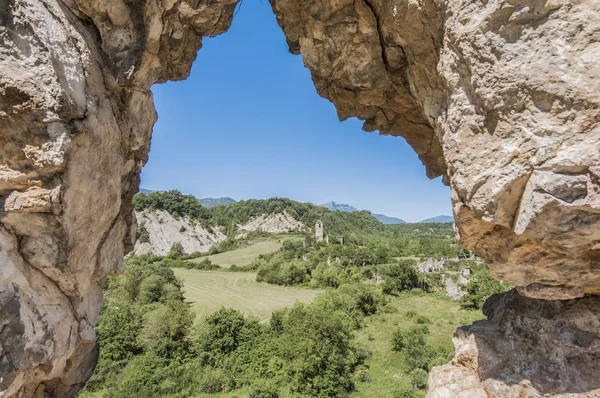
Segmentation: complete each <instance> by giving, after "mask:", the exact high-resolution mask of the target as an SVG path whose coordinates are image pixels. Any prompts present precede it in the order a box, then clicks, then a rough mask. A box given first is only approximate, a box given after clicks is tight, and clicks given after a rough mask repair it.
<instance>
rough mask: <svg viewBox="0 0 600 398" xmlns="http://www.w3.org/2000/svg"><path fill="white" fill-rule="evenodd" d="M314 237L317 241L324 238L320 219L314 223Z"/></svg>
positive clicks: (321, 240)
mask: <svg viewBox="0 0 600 398" xmlns="http://www.w3.org/2000/svg"><path fill="white" fill-rule="evenodd" d="M315 239H316V240H317V242H323V239H324V233H323V222H322V221H321V220H319V221H317V223H316V224H315Z"/></svg>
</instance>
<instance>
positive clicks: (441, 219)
mask: <svg viewBox="0 0 600 398" xmlns="http://www.w3.org/2000/svg"><path fill="white" fill-rule="evenodd" d="M419 222H454V217H452V216H437V217H431V218H427V219H425V220H423V221H419Z"/></svg>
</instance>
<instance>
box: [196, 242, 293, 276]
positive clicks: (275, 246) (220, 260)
mask: <svg viewBox="0 0 600 398" xmlns="http://www.w3.org/2000/svg"><path fill="white" fill-rule="evenodd" d="M296 239H302V237H301V236H297V235H283V236H277V239H261V240H258V241H256V242H252V243H250V245H248V246H245V247H242V248H239V249H236V250H231V251H227V252H224V253H219V254H213V255H212V256H207V257H198V258H195V259H193V260H189V261H192V262H197V263H199V262H202V261H204V260H205V259H207V258H208V259H209V260H210V261H211V262H212V263H213V264H217V265H219V266H221V267H223V268H229V267H231V266H232V265H233V264H235V265H237V266H243V265H248V264H250V263H252V261H254V259H255V258H257V257H258V256H259V255H261V254H267V253H272V252H274V251H277V250H279V249H280V248H281V245H282V242H283V241H285V240H296Z"/></svg>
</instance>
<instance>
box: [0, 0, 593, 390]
mask: <svg viewBox="0 0 600 398" xmlns="http://www.w3.org/2000/svg"><path fill="white" fill-rule="evenodd" d="M236 2H237V0H211V1H203V0H200V1H190V0H144V1H142V0H128V1H124V0H111V1H99V0H5V1H3V2H2V4H1V5H0V72H1V73H0V142H1V143H2V144H1V145H0V205H1V207H2V213H1V214H0V223H1V225H0V261H1V267H0V307H1V308H2V312H0V324H1V325H2V327H1V329H0V374H1V378H0V394H2V395H3V397H4V398H8V397H15V396H24V397H25V396H27V397H28V396H36V397H44V396H55V397H67V396H70V395H72V394H73V393H74V391H76V390H77V389H78V388H79V387H80V386H81V383H83V382H84V381H85V380H86V378H87V376H88V375H89V372H90V371H91V367H92V366H93V363H94V361H95V352H94V332H93V328H92V327H93V325H95V323H96V321H97V317H98V312H99V310H100V305H101V299H102V286H103V283H104V280H105V278H106V275H108V274H110V273H114V272H118V271H119V268H120V264H121V261H122V258H123V254H124V252H125V251H129V250H130V249H131V247H132V243H133V242H132V238H133V237H134V236H135V234H134V228H133V227H132V226H133V225H134V222H133V215H132V211H131V198H132V196H133V194H134V193H135V192H136V191H137V186H138V183H139V172H140V170H141V167H142V166H143V164H144V163H145V162H146V160H147V154H148V150H149V143H150V133H151V130H152V125H153V123H154V121H155V120H156V114H155V111H154V108H153V104H152V95H151V92H150V90H149V88H150V86H151V85H152V84H154V83H156V82H164V81H166V80H169V79H171V80H174V79H182V78H185V77H186V76H187V74H188V73H189V70H190V67H191V63H192V61H193V60H194V58H195V54H196V51H197V50H198V49H199V48H200V46H201V44H202V36H213V35H216V34H218V33H221V32H223V31H225V30H226V29H227V27H228V26H229V24H230V23H231V20H232V16H233V12H234V7H235V4H236ZM271 2H272V6H273V9H274V11H275V13H276V15H277V19H278V21H279V23H280V25H281V26H282V28H283V31H284V33H285V35H286V37H287V40H288V43H289V46H290V50H291V51H292V52H294V53H296V54H302V56H303V59H304V62H305V64H306V66H307V67H308V68H309V69H310V70H311V72H312V76H313V80H314V82H315V87H316V89H317V91H318V92H319V94H320V95H322V96H324V97H326V98H328V99H330V100H331V101H332V102H333V103H334V104H335V106H336V108H337V111H338V115H339V117H340V118H341V119H345V118H348V117H351V116H357V117H359V118H361V119H363V120H365V125H364V128H365V130H367V131H375V130H379V131H380V133H381V134H390V135H396V136H402V137H404V138H405V139H406V140H407V142H408V143H409V144H410V145H411V146H412V147H413V148H414V149H415V151H416V152H417V154H418V155H419V157H420V158H421V160H422V161H423V163H424V164H425V166H426V168H427V174H428V175H429V176H430V177H436V176H443V178H444V181H445V182H446V183H447V184H449V185H450V187H451V189H452V201H453V204H454V216H455V219H456V225H457V232H458V235H459V238H460V242H461V244H462V245H463V246H466V247H468V248H470V249H473V250H475V251H476V252H477V253H478V254H479V255H480V257H482V258H483V259H485V260H486V262H487V263H488V264H489V266H490V270H491V272H492V274H493V275H494V276H495V277H496V278H499V279H503V280H507V281H509V282H511V283H513V284H515V285H516V286H517V288H518V289H519V291H520V292H521V293H522V294H525V295H528V296H530V297H537V298H548V299H568V298H574V297H583V296H584V294H585V293H595V294H600V247H599V246H598V245H599V243H598V242H600V236H599V235H600V228H598V226H599V225H600V203H599V199H598V198H599V185H598V178H599V177H600V159H599V156H600V151H598V147H599V144H600V127H599V126H600V124H599V122H600V110H599V103H600V79H598V76H600V63H598V62H597V61H598V59H599V58H600V45H599V43H598V40H597V37H598V35H599V34H600V19H599V18H598V15H600V3H599V2H598V1H597V0H577V1H568V0H510V1H500V0H490V1H486V2H483V1H474V0H456V1H455V0H452V1H450V0H358V1H355V0H336V1H331V0H310V1H297V0H271ZM589 300H592V301H591V302H595V301H594V300H595V299H588V298H583V299H581V302H582V303H587V302H588V301H589ZM568 303H572V302H570V301H569V302H568ZM552 305H556V306H565V305H573V306H574V305H575V304H561V303H558V304H552ZM582 305H583V304H582ZM514 308H515V310H514V313H515V314H516V313H517V312H516V311H519V310H520V307H518V306H517V307H514ZM544 308H546V307H544ZM565 308H566V307H565ZM523 311H525V309H524V308H523ZM556 314H557V315H556V317H555V318H553V319H554V320H555V321H556V322H557V323H558V322H559V321H560V320H561V319H562V318H563V312H560V311H559V312H557V313H556ZM530 318H531V319H536V318H535V315H534V314H533V313H531V314H530ZM542 318H543V314H539V315H538V319H539V322H542ZM528 319H529V318H528ZM585 319H591V318H589V317H588V318H585ZM528 322H529V323H530V324H531V325H533V326H532V327H531V328H530V329H527V328H525V330H532V331H533V330H536V329H535V328H534V326H537V325H538V323H536V322H538V321H528ZM555 331H556V332H557V333H559V332H562V329H560V330H559V329H556V330H555ZM523 333H525V332H523ZM523 335H525V334H523ZM548 335H549V336H550V334H548ZM15 336H17V337H15ZM494 336H496V335H494ZM555 336H558V334H557V335H555ZM585 336H587V335H585ZM532 338H533V337H532ZM586 338H587V337H586ZM588 340H589V339H588ZM588 340H586V341H588ZM590 341H591V340H590ZM561 344H562V343H561ZM565 344H566V343H565ZM586 344H587V343H586ZM515 347H516V346H515ZM585 347H588V348H587V349H588V350H592V348H591V347H592V346H588V345H585ZM519 349H523V350H525V351H527V350H534V349H541V346H540V345H529V346H527V345H521V346H519ZM590 352H593V351H590ZM501 353H502V355H505V354H507V351H506V350H504V349H503V351H501ZM530 354H531V357H532V358H533V357H534V355H535V353H534V352H530ZM578 358H582V357H578ZM588 359H589V360H590V361H592V362H593V361H598V356H595V357H594V356H590V357H589V358H588ZM588 359H586V360H588ZM578 360H579V359H578ZM582 360H583V359H582ZM586 363H588V362H586ZM576 365H577V364H576V363H568V366H567V369H573V372H575V373H572V372H571V373H569V372H568V374H570V375H572V376H573V378H578V377H588V376H589V373H584V370H583V369H581V368H579V367H577V366H576ZM457 369H458V368H457ZM461 369H462V368H461ZM486 369H488V368H486ZM489 369H490V370H486V372H489V374H493V373H494V372H500V371H501V368H500V367H490V368H489ZM511 369H513V368H511ZM519 369H520V370H519ZM519 369H517V368H516V367H515V368H514V372H516V373H515V374H522V375H523V377H525V373H527V376H526V377H525V378H527V379H528V380H537V379H536V377H535V375H534V374H531V373H532V372H533V373H536V372H543V370H542V369H538V368H535V369H534V370H532V371H531V372H530V370H529V369H527V368H525V367H521V368H519ZM461 371H462V370H461ZM577 372H581V373H577ZM486 374H488V373H477V374H474V373H469V375H470V376H469V377H474V378H478V377H480V376H481V375H484V376H485V375H486ZM540 374H544V373H540ZM496 377H497V378H498V379H499V380H501V379H502V377H504V376H502V375H500V374H499V373H498V376H496ZM590 377H591V376H590ZM515 378H518V377H516V376H515ZM465 380H466V379H465ZM507 380H508V379H507ZM540 380H541V379H540ZM593 380H595V379H593V378H589V381H588V385H589V386H591V387H594V381H593ZM573 383H574V382H573ZM572 385H574V384H572ZM578 385H579V386H581V385H583V384H581V383H580V384H578ZM591 387H590V388H591ZM594 388H596V387H594Z"/></svg>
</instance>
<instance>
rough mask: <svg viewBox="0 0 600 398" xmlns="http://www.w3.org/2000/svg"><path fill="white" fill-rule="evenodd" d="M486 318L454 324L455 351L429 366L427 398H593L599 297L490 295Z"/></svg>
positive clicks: (597, 386)
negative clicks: (560, 298)
mask: <svg viewBox="0 0 600 398" xmlns="http://www.w3.org/2000/svg"><path fill="white" fill-rule="evenodd" d="M483 312H484V314H485V315H486V316H487V317H488V319H487V320H485V321H478V322H475V323H474V324H473V325H471V326H467V327H463V328H460V329H458V330H457V331H456V333H455V335H454V345H455V347H456V354H455V357H454V359H453V360H452V362H451V363H450V364H448V365H444V366H439V367H435V368H433V370H432V371H431V373H430V375H429V393H428V395H427V396H428V398H451V397H464V398H467V397H468V398H471V397H492V398H521V397H527V398H530V397H531V398H533V397H540V398H541V397H563V398H567V397H599V396H600V296H588V297H585V298H582V299H578V300H565V301H558V300H539V299H530V298H526V297H523V296H520V295H519V294H517V292H516V291H514V290H513V291H510V292H508V293H503V294H496V295H494V296H492V297H490V298H489V299H488V301H487V302H486V303H485V306H484V308H483Z"/></svg>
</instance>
